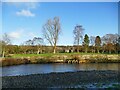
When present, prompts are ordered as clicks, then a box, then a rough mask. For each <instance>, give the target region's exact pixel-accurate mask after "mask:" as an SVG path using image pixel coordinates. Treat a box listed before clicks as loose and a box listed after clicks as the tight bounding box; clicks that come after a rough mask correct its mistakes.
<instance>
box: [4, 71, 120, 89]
mask: <svg viewBox="0 0 120 90" xmlns="http://www.w3.org/2000/svg"><path fill="white" fill-rule="evenodd" d="M119 76H120V71H79V72H65V73H49V74H32V75H25V76H5V77H2V88H119V89H120V77H119Z"/></svg>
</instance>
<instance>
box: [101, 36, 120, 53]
mask: <svg viewBox="0 0 120 90" xmlns="http://www.w3.org/2000/svg"><path fill="white" fill-rule="evenodd" d="M118 39H119V35H118V34H106V35H104V36H103V37H102V44H103V45H104V48H103V52H104V51H105V49H107V50H108V51H109V53H111V51H112V50H114V51H115V52H118V50H117V48H116V47H115V45H118V44H117V43H118ZM115 48H116V49H115Z"/></svg>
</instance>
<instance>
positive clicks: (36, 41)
mask: <svg viewBox="0 0 120 90" xmlns="http://www.w3.org/2000/svg"><path fill="white" fill-rule="evenodd" d="M33 44H34V45H36V46H37V50H38V51H37V54H39V53H42V46H43V39H42V38H39V37H38V38H37V37H34V38H33Z"/></svg>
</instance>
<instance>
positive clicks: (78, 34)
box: [73, 25, 84, 52]
mask: <svg viewBox="0 0 120 90" xmlns="http://www.w3.org/2000/svg"><path fill="white" fill-rule="evenodd" d="M83 30H84V29H83V28H82V26H81V25H76V26H75V29H74V30H73V34H74V43H75V44H76V45H77V52H79V44H80V40H82V38H83Z"/></svg>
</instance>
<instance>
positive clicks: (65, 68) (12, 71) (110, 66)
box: [0, 63, 120, 76]
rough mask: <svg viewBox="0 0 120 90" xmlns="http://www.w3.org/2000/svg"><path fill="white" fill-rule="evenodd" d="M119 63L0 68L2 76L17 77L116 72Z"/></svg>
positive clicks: (28, 65)
mask: <svg viewBox="0 0 120 90" xmlns="http://www.w3.org/2000/svg"><path fill="white" fill-rule="evenodd" d="M119 65H120V64H119V63H81V64H65V63H54V64H25V65H16V66H6V67H0V69H2V76H17V75H29V74H39V73H51V72H74V71H86V70H118V69H119V68H118V67H119Z"/></svg>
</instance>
